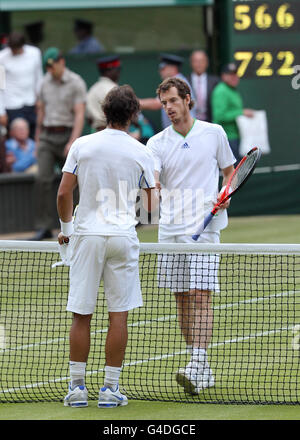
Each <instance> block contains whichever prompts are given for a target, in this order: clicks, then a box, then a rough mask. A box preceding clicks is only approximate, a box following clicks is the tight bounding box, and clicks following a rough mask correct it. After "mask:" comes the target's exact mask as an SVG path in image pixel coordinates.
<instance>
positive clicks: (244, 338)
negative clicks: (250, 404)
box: [0, 325, 294, 395]
mask: <svg viewBox="0 0 300 440" xmlns="http://www.w3.org/2000/svg"><path fill="white" fill-rule="evenodd" d="M293 329H294V325H289V326H288V327H282V328H278V329H274V330H269V331H265V332H258V333H255V334H252V335H248V336H241V337H238V338H233V339H226V340H225V341H222V342H215V343H214V344H210V345H209V346H208V348H210V349H212V348H216V347H220V346H223V345H227V344H236V343H238V342H244V341H248V340H250V339H255V338H258V337H264V336H269V335H274V334H276V333H280V332H282V331H291V330H293ZM186 353H188V350H186V349H185V350H180V351H177V352H175V353H168V354H163V355H160V356H153V357H150V358H148V359H141V360H139V361H134V362H127V363H124V367H133V366H135V365H141V364H146V363H148V362H153V361H159V360H163V359H168V358H172V357H175V356H179V355H181V354H186ZM103 371H104V368H100V369H99V370H91V371H87V372H86V375H87V376H91V375H93V374H98V373H100V372H103ZM68 380H70V377H69V376H65V377H59V378H56V379H50V380H48V381H47V382H37V383H31V384H27V385H22V386H20V387H18V388H8V389H6V390H2V391H0V395H1V394H7V393H15V392H17V391H21V390H23V389H31V388H37V387H41V386H45V385H49V384H50V383H57V382H65V381H68Z"/></svg>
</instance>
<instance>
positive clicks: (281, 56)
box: [234, 50, 295, 77]
mask: <svg viewBox="0 0 300 440" xmlns="http://www.w3.org/2000/svg"><path fill="white" fill-rule="evenodd" d="M234 58H235V60H236V61H238V62H240V64H239V67H238V71H237V74H238V76H239V77H243V76H249V75H248V68H249V66H250V63H251V64H252V63H253V61H254V62H256V69H255V76H258V77H270V76H273V75H275V74H277V75H279V76H290V75H293V74H294V68H293V64H294V61H295V55H294V53H293V52H292V51H290V50H286V51H284V50H281V51H279V52H277V53H275V54H273V53H271V52H268V51H259V52H251V51H237V52H235V53H234ZM274 58H275V60H277V61H278V62H279V63H280V66H279V67H278V68H277V69H275V68H274ZM251 70H252V69H251Z"/></svg>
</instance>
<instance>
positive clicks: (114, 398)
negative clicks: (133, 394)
mask: <svg viewBox="0 0 300 440" xmlns="http://www.w3.org/2000/svg"><path fill="white" fill-rule="evenodd" d="M125 405H128V399H127V397H126V396H125V395H124V394H122V393H121V392H120V389H119V386H118V388H117V389H116V391H112V390H111V389H110V388H108V387H102V388H100V391H99V401H98V408H115V407H117V406H125Z"/></svg>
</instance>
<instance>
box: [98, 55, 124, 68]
mask: <svg viewBox="0 0 300 440" xmlns="http://www.w3.org/2000/svg"><path fill="white" fill-rule="evenodd" d="M97 66H98V67H99V69H100V70H107V69H113V68H116V67H120V66H121V60H120V57H119V56H118V55H111V56H108V57H103V58H99V59H98V60H97Z"/></svg>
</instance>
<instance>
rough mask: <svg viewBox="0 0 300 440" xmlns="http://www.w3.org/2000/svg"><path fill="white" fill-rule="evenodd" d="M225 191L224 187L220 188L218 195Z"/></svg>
mask: <svg viewBox="0 0 300 440" xmlns="http://www.w3.org/2000/svg"><path fill="white" fill-rule="evenodd" d="M225 189H226V185H224V186H222V188H221V189H220V194H221V193H222V192H224V191H225Z"/></svg>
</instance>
